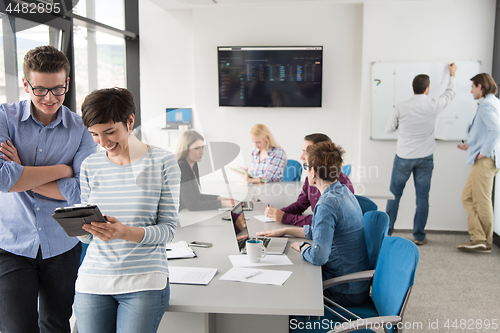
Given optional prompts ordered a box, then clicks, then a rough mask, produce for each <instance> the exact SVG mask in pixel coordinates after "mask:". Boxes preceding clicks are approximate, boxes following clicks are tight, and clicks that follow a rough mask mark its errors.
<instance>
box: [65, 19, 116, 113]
mask: <svg viewBox="0 0 500 333" xmlns="http://www.w3.org/2000/svg"><path fill="white" fill-rule="evenodd" d="M74 45H75V84H76V112H77V113H79V114H81V106H82V102H83V100H84V99H85V96H87V95H88V94H89V93H90V92H92V91H93V90H95V89H102V88H111V87H122V88H126V71H125V40H124V39H123V38H120V37H115V36H113V35H109V34H106V33H103V32H100V31H94V30H91V29H87V28H85V27H82V26H75V30H74Z"/></svg>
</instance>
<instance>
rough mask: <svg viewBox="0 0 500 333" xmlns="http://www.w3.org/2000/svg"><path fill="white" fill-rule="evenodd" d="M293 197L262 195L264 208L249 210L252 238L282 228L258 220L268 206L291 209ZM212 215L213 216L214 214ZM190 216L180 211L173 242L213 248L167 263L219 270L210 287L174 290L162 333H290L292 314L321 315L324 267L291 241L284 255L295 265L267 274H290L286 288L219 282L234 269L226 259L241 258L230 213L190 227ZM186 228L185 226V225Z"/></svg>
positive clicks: (161, 327)
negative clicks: (205, 244)
mask: <svg viewBox="0 0 500 333" xmlns="http://www.w3.org/2000/svg"><path fill="white" fill-rule="evenodd" d="M295 199H296V196H295V195H293V196H292V195H285V194H282V195H279V196H272V195H266V194H261V195H260V200H261V201H262V203H261V204H259V203H255V204H254V210H253V211H246V212H245V216H246V217H247V218H250V219H249V220H248V221H247V225H248V228H249V233H250V236H253V235H255V233H256V232H257V231H261V230H270V229H274V228H281V227H283V225H282V224H279V223H274V222H272V223H263V222H260V221H258V220H257V219H255V218H252V216H254V215H263V214H264V209H265V207H266V206H267V203H270V204H272V205H275V206H284V205H287V204H290V203H291V202H293V201H294V200H295ZM211 212H213V211H211ZM190 213H194V214H193V215H194V216H195V219H199V212H184V211H183V212H181V214H180V219H181V220H182V219H184V221H185V223H184V224H185V225H187V226H184V227H180V228H178V229H177V232H176V236H175V239H174V242H175V241H179V240H184V241H186V242H188V243H189V242H191V241H201V242H210V243H213V246H212V247H210V248H193V249H194V251H195V253H196V254H197V257H196V258H193V259H176V260H169V265H170V266H185V267H207V268H217V269H218V274H217V275H216V276H215V277H214V278H213V279H212V281H211V282H210V283H209V284H208V285H207V286H199V285H180V284H171V285H170V291H171V294H170V304H169V308H168V310H167V312H166V313H165V315H164V316H163V319H162V322H161V324H160V328H159V330H158V332H207V333H212V332H217V333H234V332H242V333H244V332H249V333H250V332H261V331H263V329H265V331H266V332H278V333H279V332H283V333H285V332H288V328H289V321H288V316H289V315H311V316H319V315H323V313H324V310H323V290H322V277H321V267H320V266H315V265H312V264H310V263H308V262H306V261H305V260H303V259H302V258H301V257H300V253H299V252H297V251H295V250H294V249H292V248H290V244H291V243H292V242H294V241H298V240H303V239H297V238H290V241H289V244H288V245H287V249H286V251H285V253H286V254H287V256H288V257H289V259H290V260H291V261H292V263H293V265H284V266H266V267H262V268H263V269H274V270H286V271H292V272H293V273H292V275H291V276H290V278H289V279H288V280H287V281H286V282H285V283H284V284H283V285H282V286H273V285H261V284H253V283H243V282H233V281H221V280H219V278H220V277H221V276H222V275H223V274H225V273H226V272H227V271H228V270H229V269H231V268H232V264H231V262H230V260H229V258H228V255H233V254H239V252H238V247H237V242H236V237H235V235H234V232H233V225H232V223H231V222H228V221H223V220H222V219H221V217H223V216H228V215H229V213H228V212H218V211H217V213H219V214H217V215H216V216H213V217H210V218H208V219H206V220H204V221H201V222H198V223H195V224H190V223H189V221H188V220H189V217H190ZM181 225H182V222H181Z"/></svg>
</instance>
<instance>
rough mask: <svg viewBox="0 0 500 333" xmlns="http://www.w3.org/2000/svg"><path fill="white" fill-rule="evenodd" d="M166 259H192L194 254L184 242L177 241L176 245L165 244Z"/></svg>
mask: <svg viewBox="0 0 500 333" xmlns="http://www.w3.org/2000/svg"><path fill="white" fill-rule="evenodd" d="M166 248H167V258H168V259H182V258H194V257H196V254H195V253H194V251H193V249H191V248H190V247H189V246H188V245H187V243H186V242H185V241H179V242H176V243H167V245H166Z"/></svg>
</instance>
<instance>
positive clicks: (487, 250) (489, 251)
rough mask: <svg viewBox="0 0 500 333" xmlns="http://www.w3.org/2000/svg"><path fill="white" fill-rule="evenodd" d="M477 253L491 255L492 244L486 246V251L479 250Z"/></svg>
mask: <svg viewBox="0 0 500 333" xmlns="http://www.w3.org/2000/svg"><path fill="white" fill-rule="evenodd" d="M475 252H479V253H491V244H486V249H477V250H476V251H475Z"/></svg>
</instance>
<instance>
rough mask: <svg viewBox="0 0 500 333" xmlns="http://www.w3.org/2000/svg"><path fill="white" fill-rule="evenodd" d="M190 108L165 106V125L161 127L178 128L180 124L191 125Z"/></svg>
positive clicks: (189, 126)
mask: <svg viewBox="0 0 500 333" xmlns="http://www.w3.org/2000/svg"><path fill="white" fill-rule="evenodd" d="M191 113H192V109H191V108H167V125H166V127H164V128H163V129H178V128H179V126H181V125H187V126H188V128H191V125H192V120H191V118H192V115H191Z"/></svg>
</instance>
